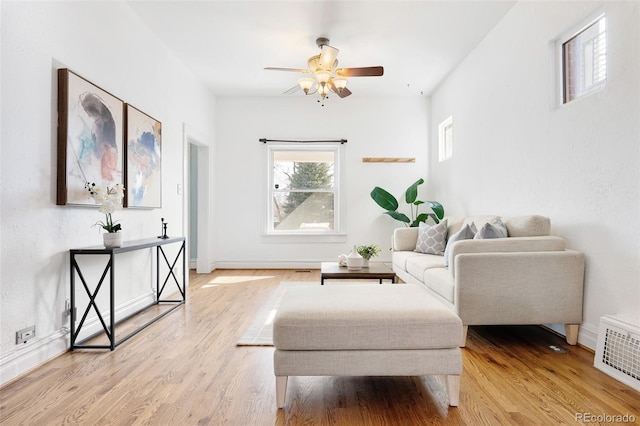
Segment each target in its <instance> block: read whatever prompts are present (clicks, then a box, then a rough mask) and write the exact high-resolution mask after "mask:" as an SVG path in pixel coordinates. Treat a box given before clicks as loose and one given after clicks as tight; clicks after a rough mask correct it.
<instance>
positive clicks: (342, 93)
mask: <svg viewBox="0 0 640 426" xmlns="http://www.w3.org/2000/svg"><path fill="white" fill-rule="evenodd" d="M336 94H337V95H338V96H339V97H341V98H346V97H347V96H349V95H350V94H351V90H349V89H347V88H346V87H343V88H342V90H341V91H339V92H336Z"/></svg>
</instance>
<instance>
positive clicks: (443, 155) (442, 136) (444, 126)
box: [438, 117, 453, 161]
mask: <svg viewBox="0 0 640 426" xmlns="http://www.w3.org/2000/svg"><path fill="white" fill-rule="evenodd" d="M452 155H453V117H449V118H447V119H446V120H444V121H443V122H442V123H440V125H438V160H439V161H444V160H446V159H448V158H451V156H452Z"/></svg>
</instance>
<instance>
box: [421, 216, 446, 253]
mask: <svg viewBox="0 0 640 426" xmlns="http://www.w3.org/2000/svg"><path fill="white" fill-rule="evenodd" d="M446 243H447V219H445V220H443V221H441V222H440V223H438V224H437V225H433V226H431V225H427V224H426V223H423V222H421V223H420V228H419V229H418V241H417V242H416V249H415V250H414V251H416V252H418V253H426V254H442V253H444V247H445V245H446Z"/></svg>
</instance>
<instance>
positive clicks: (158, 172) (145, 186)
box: [124, 104, 162, 208]
mask: <svg viewBox="0 0 640 426" xmlns="http://www.w3.org/2000/svg"><path fill="white" fill-rule="evenodd" d="M125 129H126V143H127V149H126V152H125V161H126V168H125V184H124V186H125V199H124V204H125V206H126V207H133V208H160V207H162V167H161V166H162V164H161V159H162V123H160V122H159V121H158V120H156V119H154V118H153V117H150V116H148V115H147V114H145V113H143V112H142V111H140V110H138V109H137V108H135V107H133V106H131V105H129V104H126V106H125Z"/></svg>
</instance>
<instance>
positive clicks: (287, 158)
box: [267, 144, 340, 234]
mask: <svg viewBox="0 0 640 426" xmlns="http://www.w3.org/2000/svg"><path fill="white" fill-rule="evenodd" d="M310 145H311V144H310ZM268 155H269V165H268V170H269V198H268V199H269V208H268V209H267V210H268V217H267V222H268V224H267V233H270V234H332V233H335V232H336V231H337V230H339V229H340V227H339V223H338V221H339V217H340V215H339V207H340V203H339V199H340V197H339V188H340V176H339V174H340V173H339V171H340V167H339V165H340V145H318V144H313V145H311V146H309V145H292V144H287V145H269V146H268Z"/></svg>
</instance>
